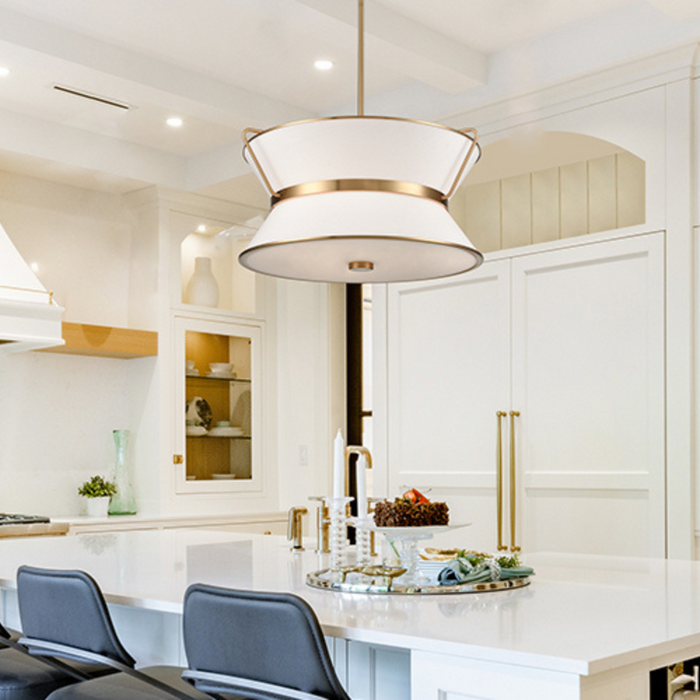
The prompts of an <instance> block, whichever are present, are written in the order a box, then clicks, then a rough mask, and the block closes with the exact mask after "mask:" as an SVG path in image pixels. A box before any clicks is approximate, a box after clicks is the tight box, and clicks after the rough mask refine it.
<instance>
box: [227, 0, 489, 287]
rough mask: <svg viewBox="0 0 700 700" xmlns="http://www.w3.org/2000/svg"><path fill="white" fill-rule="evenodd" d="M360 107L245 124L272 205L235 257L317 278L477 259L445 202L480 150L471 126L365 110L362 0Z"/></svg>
mask: <svg viewBox="0 0 700 700" xmlns="http://www.w3.org/2000/svg"><path fill="white" fill-rule="evenodd" d="M358 10H359V12H358V14H359V18H358V35H359V39H358V98H357V115H356V116H355V115H353V116H338V117H327V118H320V119H311V120H307V121H301V122H294V123H290V124H284V125H281V126H275V127H272V128H270V129H266V130H264V131H263V130H260V129H246V130H245V131H244V132H243V140H244V142H245V147H244V149H243V155H244V157H245V159H246V161H247V162H248V164H249V165H250V166H251V167H252V168H253V170H254V171H255V173H256V174H257V176H258V178H259V179H260V180H261V182H262V184H263V186H264V187H265V188H266V190H267V191H268V193H269V194H270V197H271V211H270V214H269V215H268V217H267V219H266V220H265V222H264V224H263V225H262V226H261V227H260V229H259V230H258V232H257V233H256V234H255V236H254V237H253V239H252V240H251V241H250V243H249V245H248V246H247V247H246V248H245V250H243V252H242V253H241V254H240V255H239V258H238V259H239V261H240V263H241V264H242V265H243V266H244V267H247V268H249V269H251V270H254V271H255V272H260V273H263V274H267V275H272V276H274V277H286V278H290V279H298V280H310V281H314V282H343V283H364V282H369V283H372V282H401V281H409V280H422V279H432V278H437V277H446V276H448V275H454V274H458V273H460V272H466V271H467V270H471V269H473V268H475V267H477V266H478V265H480V264H481V262H482V261H483V256H482V255H481V253H479V252H478V251H476V250H475V249H474V247H473V246H472V244H471V243H470V242H469V239H468V238H467V237H466V236H465V234H464V233H463V232H462V230H461V229H460V228H459V226H458V225H457V223H456V222H455V221H454V219H453V218H452V217H451V216H450V214H449V212H448V209H447V202H448V199H449V198H450V197H451V196H452V194H454V192H455V190H456V189H457V187H458V186H459V185H460V183H461V182H462V180H463V179H464V176H465V175H466V174H467V173H468V172H469V170H470V169H471V168H472V166H473V165H474V164H475V163H476V161H477V160H478V159H479V156H480V155H481V149H480V148H479V145H478V143H477V139H478V135H477V133H476V130H474V129H453V128H450V127H446V126H441V125H438V124H430V123H427V122H421V121H415V120H411V119H402V118H397V117H383V116H366V115H365V114H364V0H358Z"/></svg>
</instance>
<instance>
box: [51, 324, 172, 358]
mask: <svg viewBox="0 0 700 700" xmlns="http://www.w3.org/2000/svg"><path fill="white" fill-rule="evenodd" d="M63 339H64V340H65V341H66V344H65V345H60V346H57V347H53V348H46V349H45V350H43V351H41V352H59V353H64V354H68V355H91V356H95V357H114V358H120V359H133V358H137V357H153V356H155V355H157V354H158V333H156V332H154V331H138V330H132V329H130V328H114V327H112V326H91V325H89V324H87V323H63Z"/></svg>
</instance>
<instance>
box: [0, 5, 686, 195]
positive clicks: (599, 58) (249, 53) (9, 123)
mask: <svg viewBox="0 0 700 700" xmlns="http://www.w3.org/2000/svg"><path fill="white" fill-rule="evenodd" d="M365 4H366V27H365V29H366V82H365V85H366V93H367V103H366V112H367V113H372V112H374V113H382V114H396V115H402V116H407V117H413V118H421V119H427V120H431V121H447V120H449V119H450V117H451V116H452V115H455V114H459V113H460V112H463V111H465V110H467V109H469V108H470V107H473V106H474V105H476V104H479V103H481V102H484V101H488V100H492V99H497V98H500V97H503V96H506V95H507V94H517V93H519V92H520V93H522V92H526V91H528V90H531V89H533V88H534V87H537V86H540V85H543V84H553V83H557V82H561V81H563V80H566V79H569V78H571V77H573V76H575V75H579V74H582V73H585V72H587V71H593V70H596V69H599V68H602V67H604V66H605V65H608V64H611V63H615V62H619V61H622V60H629V59H630V58H634V57H637V56H642V55H645V54H649V53H653V52H656V51H660V50H663V49H664V48H667V47H669V46H672V45H675V44H678V43H681V42H687V41H692V40H694V39H695V38H697V37H700V2H698V0H585V2H582V1H581V0H431V1H430V2H425V0H365ZM356 19H357V6H356V0H196V1H195V0H119V1H118V2H115V1H114V0H0V66H6V67H7V68H9V69H10V71H11V73H10V75H8V76H7V77H5V78H0V168H2V169H7V170H12V171H16V172H21V173H26V174H30V175H36V176H39V177H45V178H48V179H51V180H58V181H64V182H72V183H73V184H78V185H80V186H84V187H90V188H94V189H102V190H107V191H117V192H125V191H129V190H131V189H136V188H139V187H143V186H145V185H149V184H158V185H163V186H166V187H174V188H177V189H184V190H192V191H199V192H204V193H206V194H209V195H211V196H216V197H220V198H224V199H226V198H233V199H238V200H239V201H240V200H241V199H246V200H248V201H250V200H251V199H254V200H256V201H257V202H259V203H260V204H261V205H264V202H265V196H264V193H263V192H262V191H261V190H258V189H257V187H256V185H252V186H251V183H250V181H249V178H245V179H243V180H239V179H238V178H239V176H241V175H243V174H245V173H246V172H247V167H246V165H245V164H244V163H243V161H242V158H241V142H240V131H241V130H242V129H243V128H244V127H247V126H257V127H266V126H272V125H274V124H277V123H284V122H288V121H292V120H296V119H302V118H307V117H313V116H318V115H329V114H336V113H338V114H343V113H344V114H347V113H352V112H353V111H354V110H355V100H356V53H357V33H356V32H357V30H356ZM317 58H329V59H331V60H333V61H334V63H335V66H334V68H333V70H331V71H328V72H319V71H317V70H315V69H314V68H313V61H314V60H315V59H317ZM55 83H60V84H63V85H68V86H71V87H74V88H78V89H80V90H84V91H88V92H92V93H96V94H99V95H103V96H106V97H110V98H114V99H117V100H120V101H124V102H127V103H129V104H131V105H133V109H130V110H129V111H126V112H125V111H122V110H118V109H116V108H113V107H109V106H105V105H102V104H98V103H92V102H88V101H86V100H82V99H80V98H77V97H73V96H69V95H65V94H61V93H58V92H56V91H55V90H53V89H52V86H53V85H54V84H55ZM173 115H177V116H180V117H182V118H183V119H184V122H185V123H184V126H183V127H182V128H180V129H172V128H168V127H166V126H165V124H164V121H165V119H166V118H167V117H169V116H173ZM460 126H465V125H462V124H460Z"/></svg>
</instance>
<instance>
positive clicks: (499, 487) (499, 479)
mask: <svg viewBox="0 0 700 700" xmlns="http://www.w3.org/2000/svg"><path fill="white" fill-rule="evenodd" d="M507 415H508V414H507V413H506V412H505V411H496V418H497V420H498V423H497V425H498V431H497V438H498V443H497V446H496V528H497V530H498V551H499V552H502V551H503V550H504V549H508V547H507V546H506V545H504V544H503V428H502V421H501V419H502V418H505V417H506V416H507Z"/></svg>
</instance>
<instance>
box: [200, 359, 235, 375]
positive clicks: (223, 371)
mask: <svg viewBox="0 0 700 700" xmlns="http://www.w3.org/2000/svg"><path fill="white" fill-rule="evenodd" d="M209 370H210V371H209V373H208V374H207V376H208V377H219V378H220V379H235V378H236V374H235V372H234V371H233V363H231V362H210V363H209Z"/></svg>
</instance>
